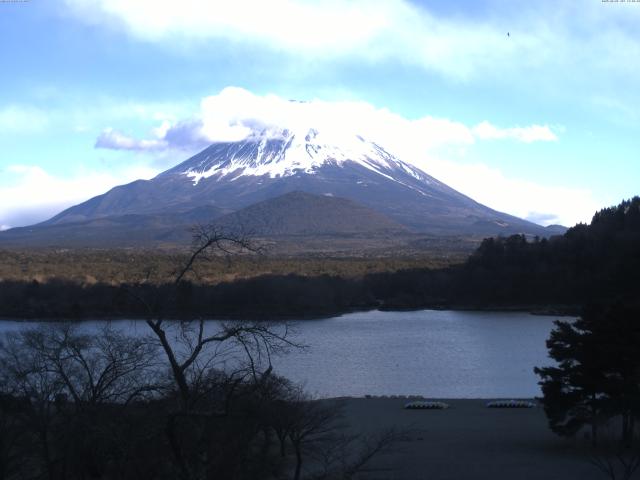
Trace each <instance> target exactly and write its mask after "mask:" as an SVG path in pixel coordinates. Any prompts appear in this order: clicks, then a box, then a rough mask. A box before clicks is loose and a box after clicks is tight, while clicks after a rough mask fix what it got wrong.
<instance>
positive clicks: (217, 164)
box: [172, 129, 434, 185]
mask: <svg viewBox="0 0 640 480" xmlns="http://www.w3.org/2000/svg"><path fill="white" fill-rule="evenodd" d="M345 162H353V163H355V164H358V165H361V166H363V167H365V168H367V169H368V170H371V171H372V172H375V173H377V174H378V175H382V176H383V177H385V178H387V179H389V180H393V181H398V180H397V179H395V178H394V177H393V171H394V170H401V171H404V172H405V173H408V174H409V175H411V176H412V177H414V178H416V179H419V180H422V181H424V182H425V183H427V184H430V183H432V182H433V180H434V179H432V178H431V177H428V175H425V174H424V173H423V172H421V171H420V170H418V169H417V168H415V167H413V166H411V165H409V164H407V163H405V162H402V161H401V160H398V159H397V158H395V157H394V156H393V155H391V154H390V153H388V152H387V151H386V150H384V149H383V148H382V147H380V146H379V145H377V144H375V143H373V142H369V141H367V140H365V139H364V138H362V137H361V136H358V135H354V136H350V135H335V134H333V135H332V134H326V133H324V134H323V133H320V132H318V130H316V129H310V130H308V131H306V132H304V131H298V132H294V131H291V130H280V131H278V132H275V133H274V132H273V131H267V130H265V131H262V132H261V133H260V134H258V135H255V136H252V137H250V138H249V139H247V140H245V141H243V142H241V143H238V144H237V145H236V148H231V149H229V150H228V151H227V153H226V155H225V156H223V157H220V156H219V155H215V153H214V152H212V153H210V154H208V155H206V156H204V158H202V159H201V160H199V162H198V163H196V164H193V162H191V163H190V164H189V165H188V166H186V167H187V168H186V169H184V170H183V172H182V173H184V174H185V175H186V176H187V177H189V178H191V179H192V180H193V183H194V185H197V184H198V182H200V180H202V179H203V178H209V177H212V176H215V177H217V178H219V179H222V178H227V179H229V180H235V179H236V178H239V177H241V176H264V175H266V176H268V177H269V178H276V177H287V176H292V175H295V174H296V173H298V172H304V173H306V174H310V175H313V174H314V173H316V172H317V170H318V169H319V168H321V167H322V166H323V165H336V166H342V165H343V164H344V163H345ZM172 172H175V169H174V170H172ZM400 183H401V182H400Z"/></svg>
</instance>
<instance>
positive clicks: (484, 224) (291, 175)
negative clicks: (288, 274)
mask: <svg viewBox="0 0 640 480" xmlns="http://www.w3.org/2000/svg"><path fill="white" fill-rule="evenodd" d="M292 192H304V194H305V195H304V196H300V195H291V193H292ZM287 194H289V195H287ZM327 198H333V200H334V201H332V202H327V201H326V199H327ZM301 199H304V201H301ZM312 200H313V201H312ZM259 202H260V208H258V209H256V207H255V204H258V203H259ZM285 204H286V205H287V206H286V209H285V210H282V209H283V208H284V207H283V205H285ZM298 204H299V205H298ZM311 204H313V208H311V210H309V211H308V213H305V212H304V211H301V212H298V213H299V214H298V215H293V214H291V212H293V211H295V210H296V208H297V205H298V206H299V209H309V208H310V207H309V205H311ZM248 207H249V208H251V207H253V210H251V212H253V213H251V214H247V213H246V212H242V210H243V209H246V208H248ZM255 212H260V213H259V217H260V219H259V223H260V225H262V226H264V225H268V224H269V218H270V216H274V218H275V217H277V218H278V222H279V227H278V228H277V229H276V231H277V232H278V234H280V235H286V234H287V233H291V234H299V233H300V232H304V231H309V232H313V234H321V233H323V232H322V231H319V230H318V228H319V225H323V226H324V227H323V228H325V229H326V230H327V231H326V232H325V233H345V231H344V228H342V227H340V226H339V225H338V226H334V227H335V228H334V227H332V226H331V225H329V223H331V222H329V221H325V222H320V223H318V222H317V221H316V220H317V218H316V219H315V220H314V219H313V218H311V217H313V216H316V217H317V216H327V218H334V217H336V212H340V215H338V216H339V217H340V219H341V222H340V224H341V225H344V224H345V223H346V224H349V223H351V224H352V228H350V229H348V233H354V228H353V225H356V224H357V225H358V228H360V230H361V233H369V232H374V231H377V230H380V231H382V230H384V231H386V232H389V231H394V230H395V231H404V232H410V233H413V234H425V235H435V236H486V235H507V234H512V233H524V234H530V235H539V236H549V235H550V234H551V233H557V232H555V231H550V230H549V229H548V228H545V227H542V226H540V225H536V224H534V223H531V222H528V221H526V220H523V219H520V218H517V217H514V216H511V215H508V214H506V213H502V212H498V211H496V210H493V209H491V208H488V207H486V206H484V205H481V204H480V203H478V202H476V201H474V200H472V199H471V198H469V197H467V196H465V195H463V194H462V193H460V192H457V191H456V190H454V189H452V188H450V187H448V186H447V185H445V184H444V183H442V182H440V181H438V180H436V179H435V178H433V177H431V176H430V175H428V174H427V173H425V172H423V171H422V170H420V169H418V168H416V167H415V166H413V165H411V164H409V163H406V162H404V161H402V160H400V159H398V158H396V157H395V156H393V155H392V154H391V153H389V152H388V151H386V150H385V149H384V148H383V147H382V146H380V145H378V144H377V143H375V142H372V141H369V140H367V139H365V138H363V137H361V136H358V135H348V134H342V133H336V132H331V133H329V132H322V131H319V130H317V129H314V128H305V129H298V130H295V129H273V128H270V129H261V130H254V131H252V133H251V134H250V135H249V136H248V137H247V138H245V139H243V140H241V141H234V142H218V143H213V144H212V145H210V146H209V147H207V148H205V149H204V150H203V151H201V152H200V153H198V154H196V155H194V156H193V157H191V158H189V159H188V160H186V161H184V162H182V163H180V164H178V165H177V166H175V167H173V168H171V169H169V170H167V171H165V172H163V173H161V174H159V175H158V176H156V177H155V178H153V179H151V180H137V181H135V182H132V183H129V184H126V185H121V186H118V187H115V188H113V189H111V190H110V191H108V192H107V193H105V194H103V195H99V196H96V197H94V198H91V199H90V200H88V201H86V202H84V203H81V204H79V205H76V206H74V207H71V208H69V209H67V210H64V211H63V212H61V213H59V214H58V215H56V216H55V217H53V218H51V219H50V220H47V221H46V222H43V223H41V224H38V225H35V226H32V227H24V228H19V229H12V230H9V231H7V232H3V234H0V241H1V240H2V237H3V236H5V237H7V238H8V237H13V238H17V237H16V235H17V236H18V237H20V238H22V239H28V238H30V237H39V236H41V235H40V234H41V233H44V232H45V231H46V232H47V235H48V236H49V238H50V239H51V238H53V239H57V240H55V243H65V241H64V239H65V238H66V239H67V240H69V239H70V238H71V237H73V238H74V241H73V243H76V244H77V243H80V244H82V239H83V236H84V238H87V239H88V238H89V237H91V235H93V236H94V237H95V236H96V235H98V236H103V237H104V233H105V232H106V233H109V232H111V233H113V232H118V231H120V233H119V234H114V235H111V237H112V240H113V242H115V243H125V244H126V243H127V241H128V240H129V241H133V240H134V239H135V238H138V237H136V234H135V232H136V231H137V230H140V229H141V230H143V231H144V232H145V233H144V235H143V237H144V238H143V240H144V241H153V240H154V238H155V239H156V240H157V238H156V237H158V236H160V237H162V238H163V239H165V240H167V241H170V240H171V239H172V238H173V237H175V236H176V233H175V232H176V231H178V230H179V231H183V230H184V227H185V225H188V224H193V223H196V222H204V221H211V220H212V219H216V218H217V219H218V220H216V221H219V222H220V223H221V224H223V225H224V224H237V223H238V222H239V221H240V219H241V220H243V221H247V220H250V219H252V218H253V219H256V218H257V215H256V214H255ZM283 212H286V214H285V213H283ZM349 215H351V216H352V217H353V216H357V217H359V218H360V219H362V218H366V219H368V220H367V222H363V221H359V222H357V223H354V222H349V218H348V217H349ZM293 217H295V218H296V219H297V220H296V222H297V225H296V227H295V228H293V229H288V227H287V225H286V223H287V222H286V219H287V218H293ZM305 218H308V221H311V222H315V223H314V227H313V228H310V229H308V228H306V226H305V225H301V224H300V222H301V221H302V222H304V219H305ZM336 218H337V217H336ZM327 222H328V223H327ZM247 227H248V228H249V229H252V227H254V225H248V226H247ZM378 227H379V228H378ZM96 228H98V229H101V230H100V231H101V232H102V233H100V234H96V233H95V231H96V230H95V229H96ZM118 228H119V229H120V230H118ZM261 228H262V227H261ZM261 228H259V229H258V233H260V234H263V235H269V234H270V232H271V233H273V232H272V231H271V230H269V228H267V229H266V230H265V229H264V228H262V230H261ZM109 229H111V230H109ZM154 229H155V230H154ZM176 229H177V230H176ZM92 231H93V232H94V233H93V234H91V233H90V232H92ZM12 232H13V233H12ZM154 232H156V233H157V235H155V234H154ZM172 232H173V233H172ZM154 235H155V237H154ZM178 236H180V235H178ZM106 237H110V235H107V236H106ZM176 238H177V237H176ZM5 239H6V238H5ZM127 239H128V240H127ZM36 243H38V242H36ZM89 243H91V242H89Z"/></svg>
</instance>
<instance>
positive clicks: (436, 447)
mask: <svg viewBox="0 0 640 480" xmlns="http://www.w3.org/2000/svg"><path fill="white" fill-rule="evenodd" d="M342 401H343V402H344V413H345V420H346V422H347V423H348V424H349V425H351V428H353V429H354V431H361V432H363V433H371V432H375V431H377V430H382V429H387V428H390V427H394V428H397V429H406V430H409V431H410V433H409V435H408V436H407V438H406V440H404V441H402V442H399V443H398V445H397V447H396V448H395V449H394V451H393V452H392V453H390V454H388V455H387V456H385V457H381V458H378V459H377V460H376V461H375V462H374V463H373V464H372V467H376V468H381V469H382V470H379V471H376V470H375V469H373V470H372V471H368V472H366V473H365V474H364V475H363V476H362V477H361V478H367V479H402V480H408V479H411V480H414V479H425V480H426V479H430V480H444V479H447V480H449V479H450V480H464V479H474V480H483V479H493V480H495V479H511V480H529V479H530V480H534V479H536V480H538V479H540V480H542V479H544V480H555V479H557V480H568V479H581V480H582V479H583V480H591V479H603V478H606V477H605V476H603V474H602V473H601V472H599V471H598V470H597V469H596V468H595V467H594V466H592V465H591V464H590V463H589V454H590V450H589V448H588V445H585V444H586V443H587V442H585V441H584V440H581V441H580V440H570V439H569V440H568V439H563V438H560V437H558V436H556V435H555V434H553V433H552V432H551V431H550V430H549V428H548V426H547V420H546V417H545V414H544V411H543V409H542V408H541V407H537V408H530V409H492V408H487V407H486V403H487V400H441V401H444V402H446V403H448V404H449V405H450V408H449V409H446V410H406V409H404V408H403V407H404V404H405V403H407V401H408V400H407V399H402V398H396V399H394V398H347V399H343V400H342Z"/></svg>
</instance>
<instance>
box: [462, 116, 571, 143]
mask: <svg viewBox="0 0 640 480" xmlns="http://www.w3.org/2000/svg"><path fill="white" fill-rule="evenodd" d="M473 133H474V135H475V136H476V137H477V138H480V139H482V140H502V139H505V138H510V139H513V140H519V141H521V142H525V143H531V142H538V141H542V142H553V141H556V140H558V137H556V135H555V133H553V132H552V131H551V129H550V128H549V126H547V125H531V126H529V127H511V128H499V127H496V126H495V125H492V124H491V123H489V122H487V121H484V122H482V123H479V124H478V125H476V126H475V127H473Z"/></svg>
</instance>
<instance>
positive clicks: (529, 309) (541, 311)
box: [0, 304, 580, 323]
mask: <svg viewBox="0 0 640 480" xmlns="http://www.w3.org/2000/svg"><path fill="white" fill-rule="evenodd" d="M428 310H432V311H446V310H450V311H453V312H484V313H492V312H495V313H509V312H512V313H529V314H531V315H535V316H558V317H576V316H578V315H579V314H580V308H579V307H577V306H575V305H528V306H527V305H488V306H484V307H483V306H478V305H441V304H438V305H424V306H420V307H411V308H386V307H385V306H384V305H380V306H378V307H373V308H353V309H342V310H339V311H332V312H323V313H300V312H296V313H291V314H278V315H273V314H258V313H256V314H253V315H251V314H245V313H243V314H238V315H229V314H227V315H220V316H206V317H204V316H203V317H184V318H169V319H167V320H169V321H176V322H178V321H180V322H188V321H194V320H199V319H201V318H203V319H204V320H207V321H209V320H211V321H242V320H246V321H258V322H287V321H292V320H301V321H307V320H326V319H330V318H335V317H340V316H343V315H348V314H351V313H368V312H389V313H401V312H419V311H428ZM147 318H150V317H148V316H143V315H139V316H136V315H124V314H123V315H100V314H96V315H84V316H81V317H71V316H62V315H60V316H53V317H47V316H38V315H24V316H19V317H16V316H9V315H3V314H1V313H0V321H12V322H32V321H38V322H45V323H59V322H66V321H71V322H78V323H81V322H86V321H94V320H102V321H122V320H139V321H145V320H146V319H147ZM151 318H154V317H151Z"/></svg>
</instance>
